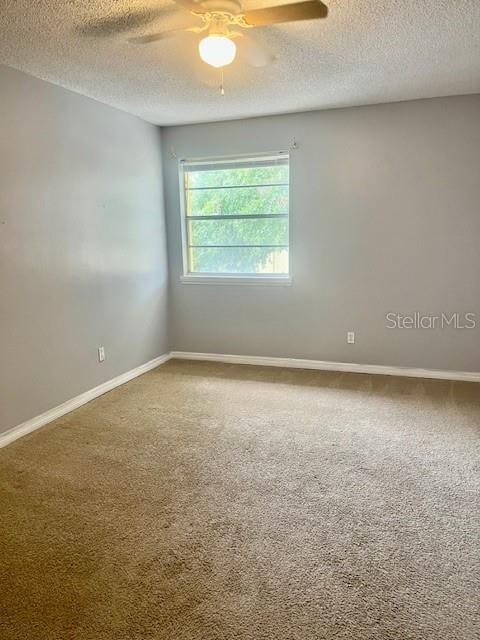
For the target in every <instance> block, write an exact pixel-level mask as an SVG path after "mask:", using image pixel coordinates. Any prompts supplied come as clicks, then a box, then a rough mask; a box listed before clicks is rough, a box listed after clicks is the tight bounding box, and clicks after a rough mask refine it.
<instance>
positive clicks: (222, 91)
mask: <svg viewBox="0 0 480 640" xmlns="http://www.w3.org/2000/svg"><path fill="white" fill-rule="evenodd" d="M220 73H221V74H222V76H221V80H220V95H221V96H224V95H225V87H224V86H223V69H222V70H221V72H220Z"/></svg>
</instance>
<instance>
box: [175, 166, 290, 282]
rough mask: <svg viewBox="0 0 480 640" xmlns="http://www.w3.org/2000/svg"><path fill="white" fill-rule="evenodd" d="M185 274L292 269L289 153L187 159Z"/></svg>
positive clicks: (183, 168)
mask: <svg viewBox="0 0 480 640" xmlns="http://www.w3.org/2000/svg"><path fill="white" fill-rule="evenodd" d="M180 178H181V180H180V185H181V190H182V193H181V198H182V201H183V245H184V246H183V251H184V272H185V275H193V274H197V275H204V276H208V275H211V276H216V277H218V276H222V275H226V276H232V275H243V276H249V277H253V278H255V277H262V276H278V277H281V276H288V273H289V157H288V154H287V153H282V154H277V155H262V156H256V157H253V158H223V159H207V160H201V161H199V160H197V161H195V160H191V161H183V162H181V164H180Z"/></svg>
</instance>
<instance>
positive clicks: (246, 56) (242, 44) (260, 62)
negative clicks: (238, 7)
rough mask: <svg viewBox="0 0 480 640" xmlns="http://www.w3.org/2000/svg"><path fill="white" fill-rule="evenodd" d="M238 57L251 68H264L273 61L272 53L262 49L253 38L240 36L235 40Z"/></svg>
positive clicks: (244, 35)
mask: <svg viewBox="0 0 480 640" xmlns="http://www.w3.org/2000/svg"><path fill="white" fill-rule="evenodd" d="M235 42H236V44H237V50H238V55H239V57H240V58H242V59H243V60H244V61H245V62H246V63H247V64H249V65H250V66H251V67H266V66H267V65H268V64H271V63H272V62H273V61H274V60H275V56H274V55H273V53H271V52H270V51H268V50H267V49H265V47H262V46H261V45H260V44H259V43H258V42H257V41H256V40H255V39H254V38H252V37H251V36H249V35H247V34H246V33H243V34H242V37H241V38H238V40H235Z"/></svg>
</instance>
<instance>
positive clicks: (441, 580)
mask: <svg viewBox="0 0 480 640" xmlns="http://www.w3.org/2000/svg"><path fill="white" fill-rule="evenodd" d="M479 425H480V386H478V385H474V384H468V383H450V382H443V381H424V380H408V379H399V378H390V377H379V376H377V377H374V376H366V375H353V374H333V373H332V374H331V373H321V372H308V371H300V370H297V371H295V370H293V371H291V370H290V371H289V370H282V369H269V368H253V367H242V366H237V365H219V364H205V363H192V362H173V361H172V362H170V363H168V364H166V365H164V366H163V367H161V368H159V369H157V370H155V371H152V372H151V373H148V374H146V375H144V376H142V377H141V378H137V379H136V380H134V381H132V382H130V383H129V384H127V385H125V386H123V387H120V388H118V389H116V390H115V391H113V392H111V393H109V394H107V395H105V396H103V397H101V398H99V399H98V400H96V401H94V402H91V403H90V404H88V405H85V406H84V407H82V408H81V409H79V410H77V411H75V412H74V413H71V414H69V415H68V416H65V417H64V418H62V419H60V420H57V421H56V422H55V423H53V424H51V425H50V426H48V427H45V428H44V429H42V430H40V431H38V432H36V433H35V434H32V435H30V436H28V437H25V438H23V439H21V440H18V441H17V442H16V443H14V444H12V445H11V446H9V447H7V448H5V449H3V450H1V451H0V508H1V513H0V515H1V519H0V560H1V565H0V589H1V593H0V638H1V639H2V640H13V639H15V640H17V639H18V640H37V639H38V640H40V639H41V640H70V639H75V640H86V639H88V640H107V639H108V640H127V639H128V640H143V639H149V640H150V639H152V640H153V639H155V640H163V639H165V640H167V639H168V640H214V639H215V640H217V639H218V640H220V639H222V640H224V639H225V640H230V639H239V640H322V639H325V640H330V639H335V640H344V639H345V640H347V639H348V640H365V639H368V640H384V639H385V640H386V639H388V640H391V639H395V640H427V639H428V640H460V639H461V640H474V639H476V638H478V637H480V620H479V614H480V611H479V593H480V591H479V588H480V562H479V537H478V534H479V510H478V509H479V503H478V499H479V479H480V473H479V441H480V436H479Z"/></svg>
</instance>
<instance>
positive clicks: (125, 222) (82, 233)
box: [0, 67, 168, 432]
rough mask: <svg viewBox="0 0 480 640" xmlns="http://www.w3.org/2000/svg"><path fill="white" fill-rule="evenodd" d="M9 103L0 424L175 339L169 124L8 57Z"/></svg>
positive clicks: (1, 253) (2, 171)
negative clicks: (46, 77) (168, 221)
mask: <svg viewBox="0 0 480 640" xmlns="http://www.w3.org/2000/svg"><path fill="white" fill-rule="evenodd" d="M0 104H1V110H0V358H1V364H0V432H1V431H5V430H7V429H8V428H10V427H13V426H15V425H17V424H19V423H21V422H23V421H24V420H27V419H28V418H31V417H33V416H36V415H38V414H40V413H42V412H43V411H45V410H47V409H49V408H51V407H54V406H56V405H58V404H60V403H61V402H63V401H65V400H67V399H70V398H72V397H74V396H76V395H77V394H79V393H81V392H83V391H85V390H87V389H91V388H92V387H95V386H96V385H98V384H100V383H102V382H104V381H106V380H109V379H111V378H113V377H115V376H116V375H119V374H121V373H122V372H125V371H127V370H130V369H132V368H134V367H136V366H138V365H140V364H143V363H145V362H147V361H148V360H150V359H152V358H154V357H156V356H158V355H160V354H162V353H164V352H166V351H167V350H168V344H167V342H168V340H167V310H166V303H167V267H166V250H165V233H164V220H163V194H162V175H161V157H160V133H159V130H158V129H157V128H156V127H154V126H152V125H149V124H146V123H145V122H143V121H141V120H139V119H137V118H135V117H133V116H130V115H127V114H125V113H123V112H121V111H117V110H115V109H112V108H110V107H107V106H105V105H102V104H100V103H98V102H95V101H93V100H89V99H88V98H84V97H82V96H79V95H77V94H74V93H71V92H68V91H65V90H63V89H60V88H58V87H54V86H52V85H50V84H47V83H44V82H42V81H40V80H36V79H34V78H31V77H29V76H26V75H24V74H21V73H19V72H17V71H14V70H12V69H8V68H5V67H0ZM99 345H104V346H105V349H106V361H105V362H104V363H102V364H99V363H98V362H97V347H98V346H99Z"/></svg>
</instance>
